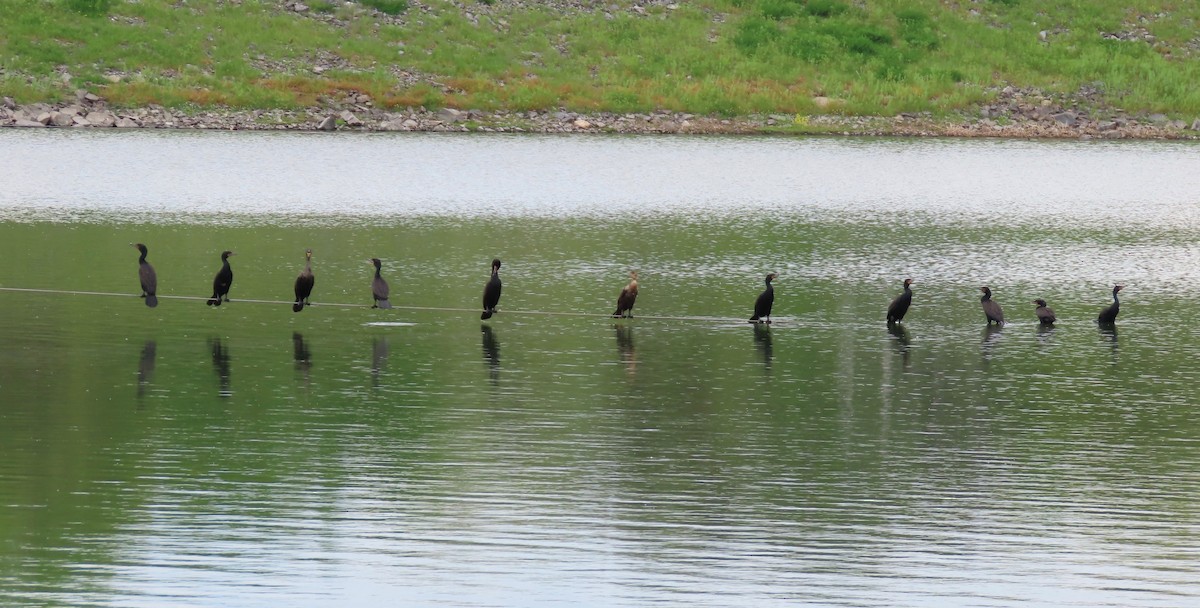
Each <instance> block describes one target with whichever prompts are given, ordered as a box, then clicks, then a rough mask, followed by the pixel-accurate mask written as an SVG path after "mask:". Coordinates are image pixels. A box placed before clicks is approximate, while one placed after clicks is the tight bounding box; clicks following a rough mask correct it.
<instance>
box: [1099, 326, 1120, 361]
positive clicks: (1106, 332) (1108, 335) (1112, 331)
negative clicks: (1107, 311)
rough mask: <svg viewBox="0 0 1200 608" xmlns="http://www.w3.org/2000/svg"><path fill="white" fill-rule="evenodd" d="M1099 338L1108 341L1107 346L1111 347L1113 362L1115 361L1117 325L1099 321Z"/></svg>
mask: <svg viewBox="0 0 1200 608" xmlns="http://www.w3.org/2000/svg"><path fill="white" fill-rule="evenodd" d="M1100 339H1101V340H1104V341H1106V342H1108V344H1109V346H1110V347H1111V348H1112V355H1113V362H1114V363H1115V362H1116V358H1117V354H1118V353H1117V347H1118V346H1119V345H1118V344H1117V326H1116V325H1114V324H1112V323H1107V324H1106V323H1101V324H1100Z"/></svg>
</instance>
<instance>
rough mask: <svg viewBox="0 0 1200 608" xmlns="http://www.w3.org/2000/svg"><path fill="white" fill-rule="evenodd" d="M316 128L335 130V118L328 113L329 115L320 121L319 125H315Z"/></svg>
mask: <svg viewBox="0 0 1200 608" xmlns="http://www.w3.org/2000/svg"><path fill="white" fill-rule="evenodd" d="M317 128H318V129H320V130H321V131H336V130H337V118H336V117H334V116H333V115H332V114H330V115H329V116H326V117H325V120H322V121H321V124H320V125H317Z"/></svg>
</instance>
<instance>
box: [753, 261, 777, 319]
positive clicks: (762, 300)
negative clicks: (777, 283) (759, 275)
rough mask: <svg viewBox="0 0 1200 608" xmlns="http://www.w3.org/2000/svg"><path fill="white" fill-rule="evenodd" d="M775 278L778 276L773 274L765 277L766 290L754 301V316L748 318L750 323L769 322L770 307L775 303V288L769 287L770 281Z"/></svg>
mask: <svg viewBox="0 0 1200 608" xmlns="http://www.w3.org/2000/svg"><path fill="white" fill-rule="evenodd" d="M777 276H779V275H777V274H775V273H774V272H772V273H771V274H768V275H767V278H766V283H767V288H766V289H765V290H763V292H762V293H760V294H758V299H757V300H755V301H754V316H753V317H750V322H751V323H764V322H765V323H770V322H771V305H773V304H774V303H775V288H774V287H771V281H772V280H774V279H775V277H777Z"/></svg>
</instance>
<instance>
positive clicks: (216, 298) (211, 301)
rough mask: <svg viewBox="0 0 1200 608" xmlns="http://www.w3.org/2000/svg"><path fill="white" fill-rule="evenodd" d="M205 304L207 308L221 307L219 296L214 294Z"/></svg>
mask: <svg viewBox="0 0 1200 608" xmlns="http://www.w3.org/2000/svg"><path fill="white" fill-rule="evenodd" d="M205 304H208V305H209V306H220V305H221V296H219V295H217V294H216V293H214V294H213V295H212V298H210V299H209V300H208V301H207V302H205Z"/></svg>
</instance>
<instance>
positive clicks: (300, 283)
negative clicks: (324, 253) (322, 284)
mask: <svg viewBox="0 0 1200 608" xmlns="http://www.w3.org/2000/svg"><path fill="white" fill-rule="evenodd" d="M316 282H317V280H316V278H315V277H313V272H312V249H305V250H304V270H303V271H301V272H300V276H298V277H296V303H295V304H292V311H294V312H300V311H302V310H304V307H305V306H309V305H310V304H309V301H308V296H310V295H312V290H313V285H314V284H315V283H316Z"/></svg>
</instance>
